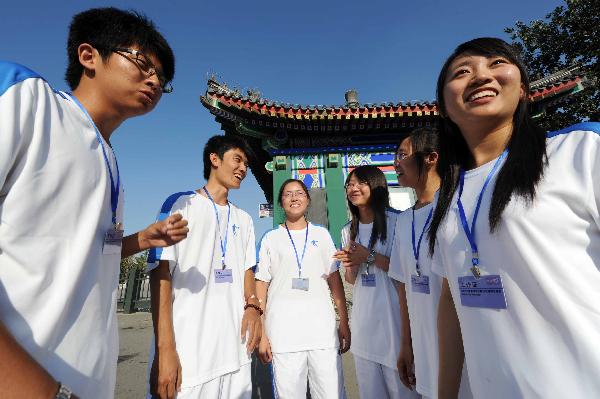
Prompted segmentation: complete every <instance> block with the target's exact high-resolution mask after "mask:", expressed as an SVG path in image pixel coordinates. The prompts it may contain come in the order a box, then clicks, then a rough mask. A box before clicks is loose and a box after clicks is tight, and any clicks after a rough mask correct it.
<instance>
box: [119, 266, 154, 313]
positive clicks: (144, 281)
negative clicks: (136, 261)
mask: <svg viewBox="0 0 600 399" xmlns="http://www.w3.org/2000/svg"><path fill="white" fill-rule="evenodd" d="M117 310H118V311H122V312H123V313H134V312H138V311H148V310H150V276H149V275H148V273H146V271H144V270H139V269H137V268H135V267H132V268H130V269H129V271H128V272H127V275H126V276H121V277H120V278H119V287H118V289H117Z"/></svg>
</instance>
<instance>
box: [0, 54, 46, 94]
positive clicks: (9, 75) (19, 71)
mask: <svg viewBox="0 0 600 399" xmlns="http://www.w3.org/2000/svg"><path fill="white" fill-rule="evenodd" d="M30 78H40V79H42V80H43V78H42V77H41V76H40V75H38V74H37V73H36V72H34V71H32V70H31V69H29V68H27V67H25V66H23V65H20V64H15V63H14V62H8V61H0V96H1V95H3V94H4V93H6V91H7V90H8V89H10V88H11V87H12V86H14V85H16V84H17V83H19V82H22V81H24V80H26V79H30Z"/></svg>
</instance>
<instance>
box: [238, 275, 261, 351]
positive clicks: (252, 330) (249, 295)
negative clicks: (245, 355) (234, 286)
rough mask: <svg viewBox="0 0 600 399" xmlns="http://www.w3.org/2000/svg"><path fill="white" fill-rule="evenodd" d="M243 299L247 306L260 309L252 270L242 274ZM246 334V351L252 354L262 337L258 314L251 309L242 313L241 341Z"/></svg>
mask: <svg viewBox="0 0 600 399" xmlns="http://www.w3.org/2000/svg"><path fill="white" fill-rule="evenodd" d="M244 298H245V300H246V303H247V304H252V305H254V306H258V307H260V303H259V302H258V298H256V280H255V279H254V271H253V270H252V269H248V270H246V272H245V273H244ZM246 332H248V341H247V342H246V349H247V350H248V352H252V351H254V349H255V348H256V347H257V346H258V344H259V343H260V337H261V335H262V323H261V321H260V313H259V312H258V311H257V310H256V309H254V308H252V307H249V308H247V309H246V310H245V311H244V317H243V318H242V330H241V337H242V340H244V339H246Z"/></svg>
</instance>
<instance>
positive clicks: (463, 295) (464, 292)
mask: <svg viewBox="0 0 600 399" xmlns="http://www.w3.org/2000/svg"><path fill="white" fill-rule="evenodd" d="M507 155H508V150H504V151H503V152H502V154H501V155H500V156H499V157H498V159H497V160H496V162H495V163H494V166H493V167H492V170H490V173H488V175H487V177H486V179H485V182H484V183H483V187H482V188H481V192H480V193H479V197H478V198H477V204H476V206H475V212H473V221H472V222H471V226H469V223H468V221H467V216H466V214H465V209H464V207H463V204H462V201H461V196H462V192H463V188H464V184H465V171H464V170H463V169H461V171H460V175H459V189H458V200H457V205H458V215H459V217H460V222H461V225H462V227H463V230H464V232H465V235H466V236H467V240H468V241H469V245H470V246H471V263H472V267H471V269H470V270H471V274H472V276H463V277H459V278H458V288H459V290H460V302H461V304H462V305H463V306H471V307H478V308H489V309H506V297H505V295H504V286H503V285H502V278H501V277H500V276H499V275H497V274H494V275H486V276H482V275H481V268H480V266H479V251H478V249H477V241H476V239H475V223H476V222H477V215H478V214H479V208H480V207H481V201H482V199H483V193H484V192H485V189H486V188H487V186H488V184H489V183H490V181H491V179H492V177H493V176H494V174H495V173H496V171H497V170H498V167H499V166H500V163H501V162H502V160H503V159H504V158H506V156H507Z"/></svg>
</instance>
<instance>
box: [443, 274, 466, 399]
mask: <svg viewBox="0 0 600 399" xmlns="http://www.w3.org/2000/svg"><path fill="white" fill-rule="evenodd" d="M437 324H438V325H437V328H438V340H439V341H438V342H439V352H440V366H439V377H438V397H439V398H440V399H455V398H457V397H458V390H459V388H460V378H461V374H462V365H463V361H464V356H465V353H464V348H463V342H462V335H461V332H460V323H459V321H458V315H457V313H456V307H455V306H454V301H453V299H452V294H451V292H450V286H449V285H448V280H447V279H444V282H443V283H442V293H441V295H440V303H439V306H438V323H437Z"/></svg>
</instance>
